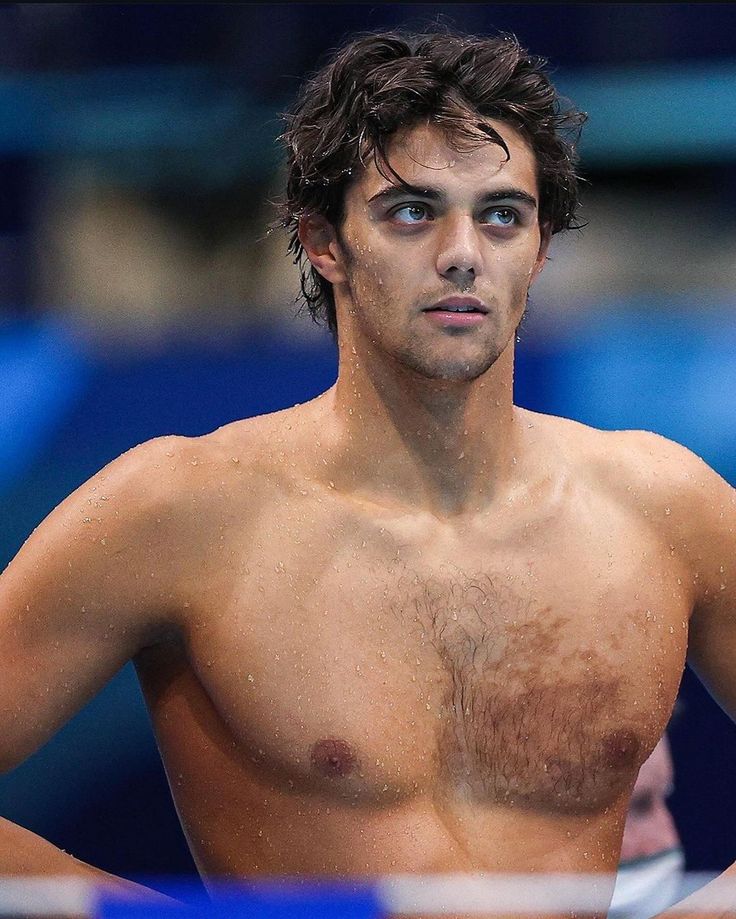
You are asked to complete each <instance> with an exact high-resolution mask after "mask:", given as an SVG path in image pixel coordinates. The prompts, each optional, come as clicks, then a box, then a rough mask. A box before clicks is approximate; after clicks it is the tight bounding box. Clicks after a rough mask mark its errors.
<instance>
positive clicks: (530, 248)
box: [306, 121, 547, 381]
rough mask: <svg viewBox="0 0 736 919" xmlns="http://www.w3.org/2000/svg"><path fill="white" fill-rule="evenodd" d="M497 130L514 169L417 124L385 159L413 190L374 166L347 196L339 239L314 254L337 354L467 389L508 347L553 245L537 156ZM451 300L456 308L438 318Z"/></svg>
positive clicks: (489, 148) (488, 148)
mask: <svg viewBox="0 0 736 919" xmlns="http://www.w3.org/2000/svg"><path fill="white" fill-rule="evenodd" d="M489 123H490V124H491V125H492V127H494V128H495V129H496V130H497V131H498V133H499V134H500V135H501V136H502V137H503V139H504V140H505V142H506V144H507V145H508V148H509V152H510V157H509V158H508V160H507V158H506V154H505V153H504V151H503V150H502V149H501V147H499V146H498V145H497V144H495V143H492V142H490V141H486V142H482V143H479V144H478V145H477V146H475V147H474V148H473V149H468V148H467V146H466V147H465V148H464V149H461V150H458V149H455V147H454V146H452V145H450V144H448V142H447V139H446V138H445V135H444V134H443V132H442V131H441V130H439V129H438V128H437V127H434V126H426V125H421V126H417V127H414V128H411V129H409V130H406V131H404V132H401V133H399V134H397V135H396V136H395V137H394V138H393V140H392V141H391V144H390V146H389V148H388V151H387V153H388V158H389V162H390V164H391V167H392V168H393V169H394V170H396V172H397V173H398V174H399V175H400V176H401V177H402V179H404V180H405V181H406V182H407V183H408V184H409V185H410V186H412V189H413V190H407V189H405V188H402V187H401V186H398V185H394V184H392V183H391V182H390V181H389V180H387V179H386V178H384V177H383V176H382V175H381V174H380V172H379V171H378V169H377V168H376V166H375V164H374V163H373V162H370V163H369V165H368V166H367V167H366V169H365V170H364V171H363V173H362V174H361V175H360V177H359V178H358V180H357V181H355V182H354V183H353V184H352V185H351V186H349V188H348V190H347V192H346V199H345V208H344V215H345V216H344V220H343V223H342V225H341V227H340V229H339V233H334V231H331V235H330V236H329V239H327V238H325V240H324V244H323V246H322V251H321V253H316V254H317V257H316V258H315V257H314V256H315V252H314V247H313V246H312V251H310V253H309V254H310V257H311V258H312V261H313V263H314V264H315V266H316V267H317V268H318V270H319V271H321V272H322V273H323V274H324V276H325V277H326V278H327V280H329V281H330V282H331V283H332V284H333V289H334V292H335V300H336V306H337V322H338V330H339V336H340V341H341V343H343V342H345V341H347V343H348V344H350V345H352V346H353V347H355V348H356V350H357V352H358V353H362V352H363V351H364V349H365V348H366V347H367V348H370V349H371V350H375V351H380V352H382V353H383V354H387V355H389V356H390V357H392V358H394V359H395V360H396V361H398V362H399V363H400V364H401V365H403V366H405V367H409V368H410V369H412V370H414V371H415V372H417V373H419V374H420V375H422V376H425V377H427V378H431V379H445V380H461V381H469V380H473V379H475V378H476V377H478V376H479V375H480V374H482V373H484V372H485V371H486V370H488V368H489V367H490V366H491V365H492V364H493V363H494V362H495V361H496V360H497V358H498V357H499V355H500V354H501V353H502V352H503V351H504V349H505V348H506V347H507V346H508V345H509V343H510V342H512V339H513V336H514V332H515V330H516V328H517V326H518V324H519V322H520V320H521V318H522V316H523V314H524V310H525V308H526V300H527V293H528V290H529V287H530V285H531V283H532V281H533V280H534V278H535V277H536V275H537V274H538V273H539V271H540V270H541V268H542V265H543V263H544V256H545V252H546V244H547V240H546V238H545V237H544V235H543V233H542V232H541V229H540V225H539V219H538V199H539V189H538V182H537V171H536V162H535V157H534V154H533V152H532V150H531V148H530V146H529V145H528V144H527V142H526V141H525V140H524V139H523V137H522V136H521V135H520V134H519V133H518V132H517V131H516V130H515V129H514V128H512V127H510V126H509V125H506V124H504V123H502V122H497V121H489ZM306 236H307V238H308V237H309V234H306ZM312 238H314V236H312ZM307 248H308V250H309V247H307ZM448 297H449V298H457V299H456V300H455V302H450V303H449V304H446V307H447V308H446V309H445V310H438V309H436V308H435V307H436V306H437V304H438V301H441V300H445V299H446V298H448ZM468 307H473V312H459V311H458V310H459V309H461V308H468Z"/></svg>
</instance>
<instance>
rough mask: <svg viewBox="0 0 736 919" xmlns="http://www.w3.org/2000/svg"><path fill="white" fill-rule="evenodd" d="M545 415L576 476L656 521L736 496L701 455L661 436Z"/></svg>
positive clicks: (687, 513)
mask: <svg viewBox="0 0 736 919" xmlns="http://www.w3.org/2000/svg"><path fill="white" fill-rule="evenodd" d="M545 417H547V418H548V424H549V426H550V430H551V431H552V432H553V433H554V436H555V439H556V442H557V444H558V445H559V452H560V454H561V455H563V456H564V457H565V464H566V466H567V467H568V468H569V469H570V470H571V471H572V474H573V475H575V476H576V477H578V478H579V479H580V480H585V481H588V482H589V483H590V484H591V487H594V488H596V489H602V490H604V491H606V492H607V493H608V494H609V495H611V496H612V497H614V498H615V499H616V500H618V501H620V502H622V503H625V504H629V505H631V506H634V507H636V508H637V509H639V510H641V511H642V512H646V513H647V514H652V515H654V517H655V518H658V517H662V516H663V517H668V518H669V517H673V521H672V522H674V518H678V517H680V518H686V517H687V516H688V515H692V514H693V513H697V512H699V510H700V508H701V507H702V505H703V504H704V502H707V501H708V500H711V501H712V500H723V497H724V495H728V493H729V492H732V489H731V487H730V486H729V485H728V484H727V483H726V482H725V481H724V480H723V479H722V478H721V477H720V475H719V474H718V473H717V472H716V471H715V470H714V469H712V468H711V467H710V466H709V465H708V464H707V463H706V462H705V461H704V460H703V459H702V458H701V457H699V456H698V455H697V454H696V453H694V452H693V451H692V450H690V449H688V448H687V447H685V446H683V445H682V444H680V443H678V442H677V441H674V440H670V439H669V438H667V437H663V436H662V435H661V434H657V433H655V432H653V431H646V430H638V429H636V430H635V429H627V430H603V429H600V428H595V427H592V426H590V425H586V424H582V423H580V422H577V421H573V420H571V419H568V418H557V417H552V416H545Z"/></svg>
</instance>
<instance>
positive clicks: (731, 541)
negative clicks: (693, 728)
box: [686, 470, 736, 719]
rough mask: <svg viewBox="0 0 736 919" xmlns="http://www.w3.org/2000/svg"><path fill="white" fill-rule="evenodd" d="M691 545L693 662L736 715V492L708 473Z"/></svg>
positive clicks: (719, 699) (692, 517)
mask: <svg viewBox="0 0 736 919" xmlns="http://www.w3.org/2000/svg"><path fill="white" fill-rule="evenodd" d="M686 544H687V547H688V557H689V562H690V569H691V574H692V580H693V590H694V597H695V599H694V608H693V613H692V616H691V619H690V630H689V639H688V661H689V663H690V664H691V666H692V667H693V669H694V670H695V672H696V673H697V674H698V676H699V678H700V679H701V681H702V682H703V684H704V685H705V686H706V687H707V689H708V690H709V692H710V693H711V695H712V696H713V697H714V698H715V699H716V701H717V702H718V703H719V704H720V705H721V706H722V707H723V708H724V710H725V711H726V712H728V714H729V715H730V716H731V717H732V718H735V719H736V491H734V489H733V488H732V487H731V486H730V485H729V484H728V483H726V482H725V481H724V480H723V479H721V478H720V477H719V476H717V475H716V474H715V473H714V472H712V470H708V473H707V474H703V480H702V481H701V483H700V495H699V500H698V501H697V502H696V503H694V504H693V507H692V509H691V514H690V524H689V528H688V532H687V540H686Z"/></svg>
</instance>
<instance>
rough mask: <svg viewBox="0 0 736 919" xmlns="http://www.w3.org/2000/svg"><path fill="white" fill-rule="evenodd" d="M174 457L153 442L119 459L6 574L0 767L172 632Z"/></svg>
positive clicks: (44, 526)
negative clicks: (169, 548) (169, 471)
mask: <svg viewBox="0 0 736 919" xmlns="http://www.w3.org/2000/svg"><path fill="white" fill-rule="evenodd" d="M169 442H170V441H169ZM169 450H170V447H167V441H151V442H149V443H148V444H144V445H143V446H142V447H138V448H136V449H135V450H132V451H130V452H129V453H128V454H125V455H124V456H123V457H121V458H120V459H118V460H116V461H115V462H113V463H111V464H110V466H108V467H107V468H106V469H104V470H103V471H102V472H100V473H99V474H98V475H96V476H94V477H93V478H92V479H90V480H89V481H88V482H87V483H85V484H84V485H82V486H81V487H80V488H79V489H78V490H77V491H75V492H74V493H73V494H72V495H71V496H70V497H69V498H67V499H66V500H65V501H64V502H62V504H60V505H59V507H57V508H56V509H55V510H54V511H53V512H52V513H51V514H49V516H48V517H47V518H46V519H45V520H44V521H43V523H41V524H40V525H39V526H38V527H37V529H36V530H35V531H34V532H33V533H32V535H31V536H30V537H29V539H28V540H27V541H26V543H25V545H24V546H23V547H22V549H21V550H20V551H19V552H18V554H17V556H16V557H15V558H14V559H13V561H12V562H11V563H10V565H9V566H8V568H7V569H6V570H5V572H4V573H3V574H2V576H1V577H0V673H1V674H2V679H0V769H8V768H12V767H13V766H14V765H16V764H17V763H19V762H21V761H22V760H23V759H24V758H25V757H26V756H27V755H28V754H29V753H31V752H33V750H34V749H36V748H37V747H38V746H39V745H40V744H41V743H43V742H44V741H45V740H46V739H48V738H49V737H50V736H51V734H52V733H53V732H54V731H55V730H56V729H57V728H58V727H60V726H61V725H62V724H63V723H64V722H65V721H66V720H67V719H68V718H69V717H70V716H71V715H73V714H74V712H76V711H77V709H78V708H80V707H81V706H82V705H83V704H84V703H85V702H86V701H87V700H88V699H89V698H90V697H91V696H92V695H93V694H94V693H95V692H96V691H97V690H98V689H99V688H100V687H101V686H102V685H104V683H105V682H106V681H107V680H108V679H109V678H110V677H112V676H113V675H114V674H115V673H116V671H117V670H118V669H119V668H120V667H121V666H122V665H123V664H124V663H125V662H126V660H128V659H129V658H130V657H132V656H133V655H134V654H135V653H136V652H137V651H138V650H139V649H140V648H141V647H143V646H144V645H145V644H147V643H150V642H151V641H153V640H155V636H156V634H157V630H160V629H162V628H164V627H165V623H166V622H167V616H168V613H169V607H170V605H171V600H170V597H171V585H170V583H169V581H170V574H169V572H170V566H169V565H168V564H167V559H168V557H169V553H167V552H166V543H167V541H168V539H167V536H166V534H167V533H168V532H170V529H171V507H170V504H171V501H170V498H169V496H168V495H167V488H166V479H165V475H164V474H163V473H162V472H161V469H162V467H163V468H168V467H164V466H163V463H164V462H165V460H164V456H165V454H166V453H167V452H168V451H169ZM168 455H169V456H170V455H171V453H170V452H168ZM170 462H171V461H170V460H169V463H170Z"/></svg>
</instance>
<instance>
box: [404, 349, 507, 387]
mask: <svg viewBox="0 0 736 919" xmlns="http://www.w3.org/2000/svg"><path fill="white" fill-rule="evenodd" d="M498 358H499V355H498V354H491V355H489V354H485V355H483V357H482V358H475V359H473V360H467V359H466V360H457V359H454V360H432V361H430V360H424V361H422V360H418V359H417V358H416V356H413V359H407V360H405V361H404V362H403V363H404V365H405V366H406V367H408V369H409V370H412V371H413V372H414V373H415V374H417V375H418V376H421V377H423V378H424V379H426V380H436V381H437V382H443V383H472V382H473V381H474V380H477V379H478V378H479V377H482V376H483V374H484V373H486V372H487V371H488V370H490V369H491V367H492V366H493V365H494V364H495V363H496V361H497V360H498Z"/></svg>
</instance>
